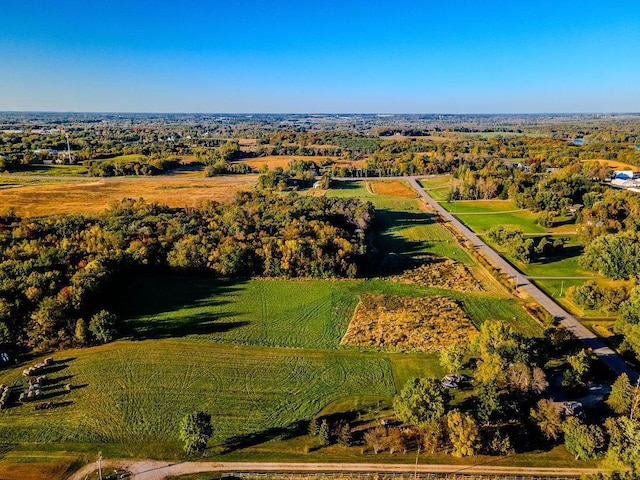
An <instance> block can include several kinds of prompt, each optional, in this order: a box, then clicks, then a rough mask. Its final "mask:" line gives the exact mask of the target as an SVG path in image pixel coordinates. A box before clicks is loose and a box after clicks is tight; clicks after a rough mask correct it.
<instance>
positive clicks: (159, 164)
mask: <svg viewBox="0 0 640 480" xmlns="http://www.w3.org/2000/svg"><path fill="white" fill-rule="evenodd" d="M83 165H84V166H86V167H87V171H88V174H89V176H91V177H120V176H125V175H160V174H162V173H165V172H167V171H169V170H172V169H174V168H176V167H177V166H178V165H180V159H179V158H178V157H175V156H169V157H163V156H157V155H154V156H151V157H145V156H144V155H136V156H134V157H133V158H128V157H124V158H113V159H109V158H107V159H104V160H87V161H85V162H83Z"/></svg>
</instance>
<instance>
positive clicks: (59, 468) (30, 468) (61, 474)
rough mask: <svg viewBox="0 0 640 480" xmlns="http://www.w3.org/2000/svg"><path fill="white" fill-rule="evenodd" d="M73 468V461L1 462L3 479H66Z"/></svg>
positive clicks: (0, 470) (0, 468) (0, 474)
mask: <svg viewBox="0 0 640 480" xmlns="http://www.w3.org/2000/svg"><path fill="white" fill-rule="evenodd" d="M72 469H73V463H72V462H62V463H60V462H28V463H4V462H3V463H0V478H1V479H2V480H41V479H43V478H46V479H48V480H65V479H67V478H69V475H70V474H71V472H72Z"/></svg>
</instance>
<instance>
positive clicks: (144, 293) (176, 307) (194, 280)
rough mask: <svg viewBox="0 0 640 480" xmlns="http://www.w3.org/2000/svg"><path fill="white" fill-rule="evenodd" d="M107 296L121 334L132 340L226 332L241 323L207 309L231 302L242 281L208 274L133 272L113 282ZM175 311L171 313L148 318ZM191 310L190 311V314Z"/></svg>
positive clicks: (241, 324) (239, 325)
mask: <svg viewBox="0 0 640 480" xmlns="http://www.w3.org/2000/svg"><path fill="white" fill-rule="evenodd" d="M116 283H117V285H114V286H113V287H112V289H111V291H110V294H109V296H110V297H111V298H113V299H114V300H115V304H114V305H113V306H112V309H113V311H114V312H115V313H116V314H117V315H118V316H119V317H120V318H121V319H122V322H121V333H122V336H123V337H126V338H131V339H135V340H143V339H159V338H168V337H181V336H185V335H201V334H211V333H219V332H226V331H229V330H231V329H233V328H235V327H241V326H243V325H245V323H243V322H222V321H220V320H221V319H223V318H224V317H225V316H227V314H224V313H220V312H219V311H216V312H212V311H210V309H211V308H214V307H215V309H216V310H218V308H217V307H220V306H222V305H226V304H229V303H231V301H232V300H228V298H229V297H230V296H232V295H233V293H234V292H237V291H238V290H240V289H242V285H243V284H244V283H245V281H242V280H238V281H230V280H221V279H216V278H214V277H213V276H212V275H211V274H188V275H187V274H179V273H171V272H157V273H145V274H140V275H134V276H132V277H128V278H122V279H121V280H120V281H119V282H116ZM171 312H175V313H176V315H175V316H168V318H163V319H150V318H144V317H153V316H154V315H160V314H166V313H171ZM191 312H193V313H191Z"/></svg>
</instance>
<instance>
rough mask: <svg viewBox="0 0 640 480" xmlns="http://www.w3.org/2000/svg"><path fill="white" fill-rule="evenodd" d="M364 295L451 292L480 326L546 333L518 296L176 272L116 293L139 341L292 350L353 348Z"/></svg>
mask: <svg viewBox="0 0 640 480" xmlns="http://www.w3.org/2000/svg"><path fill="white" fill-rule="evenodd" d="M363 294H389V295H404V296H409V297H421V296H425V295H446V296H447V297H450V298H452V299H454V300H456V301H458V302H459V303H460V304H461V305H462V307H463V308H464V310H465V312H466V313H467V314H468V315H469V317H470V319H471V320H472V322H473V323H474V324H475V325H476V326H479V325H481V324H482V323H483V322H484V321H485V320H487V319H490V318H497V319H502V320H505V321H507V322H509V323H512V324H513V326H514V328H516V329H518V330H521V331H524V332H525V333H529V334H531V335H535V334H538V333H539V332H540V329H539V327H538V325H537V324H536V323H535V321H534V320H533V319H532V318H531V317H530V316H529V315H528V314H527V313H526V312H525V311H524V310H523V309H522V308H521V307H520V306H519V305H518V304H517V303H516V301H515V300H512V299H508V298H494V297H492V296H490V295H488V294H486V293H483V292H480V293H467V292H457V291H449V290H442V289H435V288H424V287H418V286H415V285H407V284H402V283H397V282H391V281H384V280H379V279H370V280H298V281H293V280H270V279H264V280H263V279H255V280H249V281H246V282H237V283H225V282H221V281H216V280H212V279H207V278H206V277H199V278H198V277H195V278H194V277H183V276H181V275H177V274H172V275H139V276H135V277H132V278H129V279H127V280H125V281H123V282H120V287H119V288H118V289H116V290H114V291H113V293H112V295H113V296H114V297H115V298H117V309H116V311H117V313H118V314H119V315H120V316H121V317H122V318H124V319H127V320H126V321H125V324H126V328H127V330H128V331H130V332H131V338H132V339H134V340H142V339H145V340H146V339H156V338H167V337H170V336H179V337H189V338H192V339H193V340H194V341H199V342H217V343H222V342H224V343H233V344H237V345H254V346H273V347H293V348H348V347H340V340H341V339H342V336H343V335H344V332H345V331H346V328H347V325H348V324H349V320H350V318H351V315H352V313H353V310H354V309H355V306H356V305H357V303H358V301H359V296H360V295H363ZM514 317H516V321H515V322H514V320H513V318H514Z"/></svg>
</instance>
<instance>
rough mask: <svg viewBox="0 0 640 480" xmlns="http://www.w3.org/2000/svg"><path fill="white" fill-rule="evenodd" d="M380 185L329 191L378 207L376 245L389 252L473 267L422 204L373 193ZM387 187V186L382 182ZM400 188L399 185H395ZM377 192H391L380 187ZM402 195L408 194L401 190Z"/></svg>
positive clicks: (347, 184)
mask: <svg viewBox="0 0 640 480" xmlns="http://www.w3.org/2000/svg"><path fill="white" fill-rule="evenodd" d="M377 183H380V182H379V181H375V182H374V181H369V182H367V181H358V180H347V181H334V182H332V185H331V189H330V190H329V191H327V196H330V197H349V196H357V197H359V198H362V199H364V200H368V201H370V202H371V203H373V205H374V206H375V207H376V223H377V230H378V232H379V233H378V234H377V235H376V238H375V244H376V246H377V247H378V248H380V249H382V250H383V251H387V252H395V253H404V254H411V255H415V254H427V253H429V254H433V255H438V256H441V257H447V258H453V259H454V260H458V261H460V262H462V263H465V264H472V263H473V262H472V260H471V258H470V257H469V255H468V254H467V253H466V252H465V251H464V250H463V249H462V248H460V246H459V245H458V243H457V242H456V240H455V239H454V238H453V236H452V235H451V234H450V233H449V231H448V230H447V229H446V228H444V227H443V226H442V225H440V224H439V223H437V222H436V217H435V216H434V215H432V214H430V213H426V212H425V210H424V206H423V204H422V201H421V200H419V199H417V198H407V196H397V195H379V194H376V193H374V192H375V191H376V190H375V189H376V186H375V185H376V184H377ZM383 183H387V182H383ZM393 183H395V184H397V183H399V182H397V181H393ZM377 188H378V189H381V188H382V189H383V190H382V191H384V188H388V187H384V186H378V187H377ZM392 188H393V187H392ZM400 191H401V192H403V195H407V194H406V193H405V192H406V190H404V189H401V190H400Z"/></svg>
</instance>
